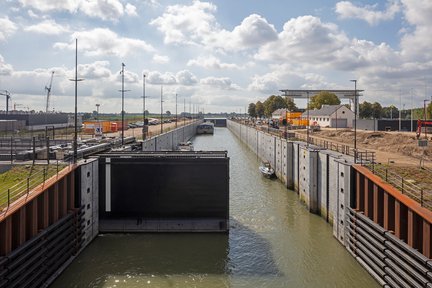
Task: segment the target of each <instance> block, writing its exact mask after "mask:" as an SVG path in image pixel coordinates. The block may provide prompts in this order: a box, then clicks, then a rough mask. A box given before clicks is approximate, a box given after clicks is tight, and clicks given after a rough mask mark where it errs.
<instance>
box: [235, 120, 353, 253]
mask: <svg viewBox="0 0 432 288" xmlns="http://www.w3.org/2000/svg"><path fill="white" fill-rule="evenodd" d="M227 127H228V129H230V130H231V131H232V132H233V133H234V134H235V135H236V136H237V137H239V138H240V139H241V141H243V142H244V143H245V144H246V145H247V146H248V147H249V148H250V149H251V150H252V151H253V152H254V153H255V154H257V156H258V158H260V159H261V160H262V161H268V162H270V164H271V166H272V167H273V168H274V169H275V172H276V175H277V177H278V178H279V180H280V181H281V182H282V183H284V184H285V185H286V187H287V188H288V189H291V190H294V191H295V192H297V193H298V194H299V198H300V200H301V201H302V202H304V203H305V204H306V206H307V208H308V209H309V211H310V212H311V213H315V214H318V215H321V217H323V218H324V219H325V220H326V221H327V222H329V223H330V224H332V225H333V235H334V236H335V237H336V238H337V239H338V240H339V241H340V242H341V243H342V244H344V245H345V227H346V223H345V213H346V209H347V208H348V207H349V205H350V201H351V198H352V196H351V195H350V193H351V185H352V184H351V181H353V180H352V179H351V173H352V172H351V171H352V168H351V164H352V160H353V159H352V157H351V159H350V157H348V156H346V155H343V154H340V153H337V152H334V151H329V150H322V149H321V148H319V147H316V146H313V145H309V146H308V145H306V143H304V142H298V141H288V140H286V139H283V138H280V137H278V136H275V135H271V134H268V133H266V132H264V131H258V130H256V129H255V128H253V127H248V126H245V125H242V124H239V123H236V122H233V121H228V123H227Z"/></svg>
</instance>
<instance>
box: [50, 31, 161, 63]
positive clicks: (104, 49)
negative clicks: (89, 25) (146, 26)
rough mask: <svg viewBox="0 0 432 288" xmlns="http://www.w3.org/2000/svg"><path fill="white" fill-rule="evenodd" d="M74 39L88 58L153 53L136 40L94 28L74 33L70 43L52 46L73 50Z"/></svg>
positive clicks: (147, 45)
mask: <svg viewBox="0 0 432 288" xmlns="http://www.w3.org/2000/svg"><path fill="white" fill-rule="evenodd" d="M75 39H79V40H78V45H79V49H80V51H84V53H85V54H86V55H88V56H107V55H115V56H118V57H125V56H126V55H129V54H130V53H133V52H153V51H154V48H153V47H152V46H151V45H149V44H147V43H146V42H144V41H142V40H138V39H132V38H123V37H120V36H119V35H117V34H116V33H115V32H113V31H111V30H109V29H106V28H96V29H93V30H89V31H82V32H75V33H73V34H72V36H71V42H69V43H63V42H58V43H55V44H54V47H55V48H58V49H69V50H75Z"/></svg>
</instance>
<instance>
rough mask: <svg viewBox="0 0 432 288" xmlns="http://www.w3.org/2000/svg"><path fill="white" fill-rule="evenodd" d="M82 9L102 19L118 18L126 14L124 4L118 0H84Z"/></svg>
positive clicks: (89, 14) (87, 13)
mask: <svg viewBox="0 0 432 288" xmlns="http://www.w3.org/2000/svg"><path fill="white" fill-rule="evenodd" d="M80 11H82V12H83V13H84V14H86V15H88V16H90V17H95V18H100V19H102V20H113V21H116V20H118V19H119V18H120V17H121V16H123V14H124V8H123V4H122V3H120V1H118V0H94V1H82V2H81V5H80Z"/></svg>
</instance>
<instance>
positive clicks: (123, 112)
mask: <svg viewBox="0 0 432 288" xmlns="http://www.w3.org/2000/svg"><path fill="white" fill-rule="evenodd" d="M125 66H126V65H125V64H124V63H122V70H121V71H120V74H121V75H122V89H121V90H119V91H120V92H121V93H122V111H121V119H122V120H121V121H122V133H121V144H122V146H124V126H125V123H124V114H125V111H124V92H127V91H130V90H125V89H124V67H125Z"/></svg>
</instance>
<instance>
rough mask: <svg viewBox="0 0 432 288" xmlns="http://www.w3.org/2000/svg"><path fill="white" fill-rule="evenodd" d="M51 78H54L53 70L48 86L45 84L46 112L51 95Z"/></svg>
mask: <svg viewBox="0 0 432 288" xmlns="http://www.w3.org/2000/svg"><path fill="white" fill-rule="evenodd" d="M53 78H54V71H52V72H51V80H50V83H49V86H45V90H46V91H47V98H46V107H45V112H46V113H48V111H49V101H50V96H51V86H52V81H53Z"/></svg>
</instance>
